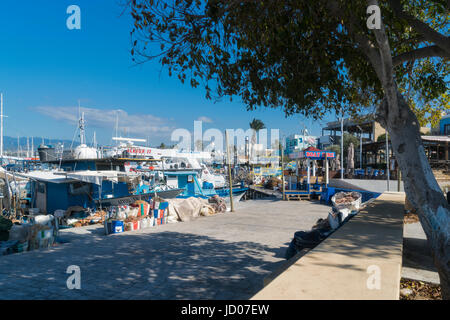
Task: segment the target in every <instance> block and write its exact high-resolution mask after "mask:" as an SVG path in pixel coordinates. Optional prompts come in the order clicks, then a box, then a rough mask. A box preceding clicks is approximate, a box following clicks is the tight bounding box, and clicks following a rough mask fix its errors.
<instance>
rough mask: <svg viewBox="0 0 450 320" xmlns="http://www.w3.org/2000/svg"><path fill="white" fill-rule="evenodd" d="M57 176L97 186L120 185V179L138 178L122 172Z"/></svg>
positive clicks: (133, 174)
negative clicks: (106, 182)
mask: <svg viewBox="0 0 450 320" xmlns="http://www.w3.org/2000/svg"><path fill="white" fill-rule="evenodd" d="M57 174H58V175H64V176H66V178H68V179H73V180H78V181H83V182H87V183H93V184H97V185H101V184H102V181H111V182H113V183H118V182H119V177H131V178H135V177H136V176H138V175H137V174H135V173H130V172H122V171H74V172H58V173H57Z"/></svg>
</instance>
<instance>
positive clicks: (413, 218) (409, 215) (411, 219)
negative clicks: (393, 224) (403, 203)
mask: <svg viewBox="0 0 450 320" xmlns="http://www.w3.org/2000/svg"><path fill="white" fill-rule="evenodd" d="M416 222H419V216H418V215H417V213H415V212H414V211H407V212H405V217H404V219H403V223H416Z"/></svg>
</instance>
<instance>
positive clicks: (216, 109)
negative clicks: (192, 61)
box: [0, 0, 334, 146]
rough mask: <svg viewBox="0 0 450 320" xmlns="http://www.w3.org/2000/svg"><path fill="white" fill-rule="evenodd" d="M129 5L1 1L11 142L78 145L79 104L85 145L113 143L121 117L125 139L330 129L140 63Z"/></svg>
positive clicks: (0, 44)
mask: <svg viewBox="0 0 450 320" xmlns="http://www.w3.org/2000/svg"><path fill="white" fill-rule="evenodd" d="M123 1H124V0H94V1H92V0H71V1H65V0H23V1H13V0H2V1H1V2H0V92H3V95H4V109H5V111H4V113H5V115H7V116H8V118H6V119H5V135H8V136H13V137H16V136H18V135H19V136H22V137H25V136H37V137H48V138H61V139H70V140H71V139H72V138H73V136H74V131H75V128H76V120H77V118H78V111H77V105H78V100H80V101H81V106H82V107H83V108H86V120H87V124H86V126H87V128H86V129H87V131H86V134H87V140H88V142H90V141H92V136H93V132H94V130H95V131H96V134H97V140H98V141H99V142H100V143H103V144H109V143H111V137H112V136H113V132H114V126H115V115H116V111H115V110H118V109H120V110H121V111H120V113H119V127H120V128H121V131H122V135H123V136H126V135H128V136H132V137H136V138H148V137H149V138H150V144H151V145H153V146H154V145H157V144H159V143H160V142H165V143H166V144H167V143H170V134H171V132H172V130H173V129H175V128H186V129H188V130H189V131H192V130H193V121H194V120H196V119H199V118H201V119H204V120H206V122H204V129H207V128H218V129H220V130H223V129H225V128H233V129H237V128H243V129H247V128H248V124H249V122H250V121H251V120H252V119H253V118H258V119H261V120H262V121H263V122H264V123H265V124H266V127H267V128H269V129H272V128H276V129H280V130H281V135H285V134H286V135H288V134H291V133H299V131H300V130H301V129H302V127H303V125H301V122H303V123H304V124H305V125H306V126H307V127H308V129H309V131H310V133H312V134H315V135H320V133H321V130H320V128H321V127H322V126H323V125H324V124H325V123H326V122H327V121H333V120H334V117H331V116H330V117H329V118H328V119H326V120H323V121H315V122H314V121H312V120H309V119H304V118H302V117H301V116H300V115H297V116H293V117H290V118H287V119H286V118H285V117H284V114H283V113H282V112H281V111H280V110H273V109H259V110H257V111H252V112H249V111H246V109H245V105H244V104H242V103H240V102H239V101H238V99H234V100H233V102H229V100H226V99H225V100H223V101H222V102H218V103H215V102H214V101H210V100H207V99H206V98H205V92H204V90H203V89H202V88H196V89H193V88H191V87H190V85H188V84H182V83H181V82H180V81H179V80H178V79H177V78H176V76H174V77H169V76H168V73H167V72H166V70H165V69H161V67H160V65H159V64H158V61H154V62H148V63H146V64H144V65H139V66H136V65H134V64H133V62H132V60H131V55H130V49H131V42H130V31H131V29H132V20H131V17H130V15H129V14H128V13H127V12H125V13H124V14H123V15H121V12H122V10H123V7H122V6H121V5H120V3H121V2H123ZM72 4H74V5H78V6H79V7H80V9H81V30H69V29H68V28H67V26H66V20H67V18H68V17H69V16H70V15H69V14H67V13H66V10H67V7H68V6H69V5H72Z"/></svg>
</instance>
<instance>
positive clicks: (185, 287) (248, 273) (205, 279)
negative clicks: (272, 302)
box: [0, 231, 285, 299]
mask: <svg viewBox="0 0 450 320" xmlns="http://www.w3.org/2000/svg"><path fill="white" fill-rule="evenodd" d="M281 249H283V250H285V248H284V247H283V248H271V247H268V246H265V245H261V244H258V243H253V242H230V241H224V240H219V239H215V238H211V237H207V236H200V235H195V234H189V233H179V232H171V231H166V232H158V233H156V232H155V233H139V232H136V233H123V234H119V235H113V236H108V237H83V239H79V240H77V241H74V242H72V243H67V244H64V245H61V246H59V247H57V248H55V249H51V250H45V251H44V250H39V251H33V252H27V253H24V254H20V255H16V256H14V255H11V256H6V257H3V258H2V259H0V298H1V299H21V298H24V299H248V298H250V297H252V296H253V295H254V294H255V293H256V292H258V291H259V290H260V289H261V288H262V286H263V279H264V277H265V276H267V275H268V274H270V273H271V272H272V271H274V270H275V269H277V268H278V266H279V265H280V264H281V263H283V261H279V262H274V260H273V259H270V258H269V259H268V257H273V256H274V255H276V256H279V255H280V252H281V251H280V250H281ZM70 265H77V266H79V267H80V269H81V287H82V288H81V290H69V289H67V286H66V281H67V279H68V277H69V276H70V274H67V273H66V270H67V267H68V266H70ZM2 288H3V289H2ZM14 289H16V290H17V292H16V291H14Z"/></svg>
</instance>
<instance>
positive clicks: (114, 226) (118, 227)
mask: <svg viewBox="0 0 450 320" xmlns="http://www.w3.org/2000/svg"><path fill="white" fill-rule="evenodd" d="M111 231H112V233H121V232H123V221H120V220H113V221H111Z"/></svg>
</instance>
